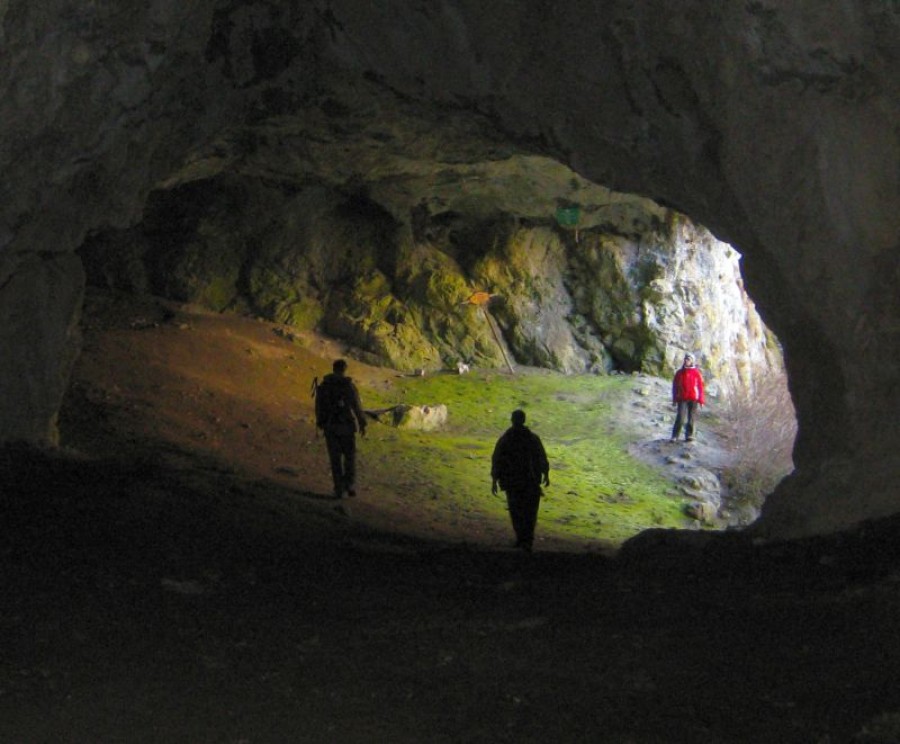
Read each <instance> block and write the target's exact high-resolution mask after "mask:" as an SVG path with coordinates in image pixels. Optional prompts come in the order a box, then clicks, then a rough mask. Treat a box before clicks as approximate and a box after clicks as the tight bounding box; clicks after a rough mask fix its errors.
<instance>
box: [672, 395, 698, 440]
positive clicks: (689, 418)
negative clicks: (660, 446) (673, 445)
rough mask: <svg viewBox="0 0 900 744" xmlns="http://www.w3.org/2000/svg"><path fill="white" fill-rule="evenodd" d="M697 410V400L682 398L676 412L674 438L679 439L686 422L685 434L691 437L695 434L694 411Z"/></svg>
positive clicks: (673, 429)
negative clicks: (682, 426)
mask: <svg viewBox="0 0 900 744" xmlns="http://www.w3.org/2000/svg"><path fill="white" fill-rule="evenodd" d="M696 411H697V401H695V400H680V401H678V408H677V410H676V412H675V426H673V427H672V439H678V435H679V434H680V433H681V425H682V424H684V436H685V438H686V439H690V438H691V437H693V436H694V413H696Z"/></svg>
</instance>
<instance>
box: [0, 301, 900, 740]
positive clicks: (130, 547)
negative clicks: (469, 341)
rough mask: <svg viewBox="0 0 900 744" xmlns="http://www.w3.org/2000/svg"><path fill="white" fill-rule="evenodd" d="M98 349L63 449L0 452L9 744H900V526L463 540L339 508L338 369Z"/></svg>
mask: <svg viewBox="0 0 900 744" xmlns="http://www.w3.org/2000/svg"><path fill="white" fill-rule="evenodd" d="M86 326H87V327H86V334H85V343H86V350H85V354H84V355H83V357H82V359H81V361H80V362H79V368H78V371H77V375H76V380H75V383H74V386H73V390H72V394H71V395H70V396H69V398H68V400H67V402H66V406H65V408H64V411H63V415H62V418H61V428H62V432H63V435H64V437H65V442H66V445H67V446H66V447H64V448H63V449H61V450H59V451H53V452H41V451H35V450H33V449H29V448H24V447H7V448H6V449H4V450H0V489H2V490H0V513H2V515H3V522H2V528H0V530H2V531H0V537H2V543H0V546H2V547H0V570H2V572H3V592H2V606H0V611H2V614H0V633H2V639H3V643H2V645H0V654H2V656H0V741H3V742H7V741H8V742H24V743H30V742H72V743H77V742H85V743H89V742H90V743H95V742H129V743H130V742H186V743H188V742H190V743H192V744H194V743H198V742H232V743H237V742H243V743H245V744H251V743H261V742H381V741H384V742H545V741H565V742H615V743H622V744H625V743H626V742H628V743H644V742H648V743H649V742H817V743H819V744H825V743H828V744H834V743H836V742H892V741H898V740H900V686H898V685H897V684H896V680H897V678H898V672H900V635H898V633H897V631H896V619H897V617H898V613H900V570H898V566H900V556H898V553H900V548H898V545H900V541H898V540H897V532H898V530H897V526H896V524H893V523H891V522H885V523H882V524H879V525H869V526H866V527H865V528H864V529H862V530H859V531H857V532H856V533H854V534H851V535H843V536H840V537H834V538H828V539H825V538H822V539H818V540H811V541H805V542H803V543H795V544H786V545H756V544H753V543H752V542H750V541H749V540H747V539H745V538H743V537H742V536H741V535H740V534H738V533H701V532H693V533H680V534H678V535H675V534H673V533H668V532H662V531H651V532H647V533H644V534H643V535H642V536H640V537H639V538H637V539H635V540H632V541H631V542H629V543H628V544H626V546H625V547H624V549H623V550H622V551H621V552H620V554H619V555H618V556H617V557H615V558H610V557H605V556H603V555H599V554H597V553H585V552H584V551H583V550H582V549H581V546H573V545H570V544H560V545H552V544H551V545H545V546H543V548H542V550H541V551H540V552H538V553H535V554H533V555H523V554H519V553H516V552H513V551H510V550H508V549H505V548H498V547H497V546H503V545H505V544H506V542H507V540H508V537H509V531H508V526H507V525H506V524H505V523H502V522H498V523H497V524H494V525H492V524H487V525H483V527H482V530H481V531H480V532H479V533H478V534H477V535H474V536H470V538H469V539H467V540H466V541H465V542H462V541H460V540H459V535H458V534H449V533H442V530H443V529H446V528H442V527H441V525H440V524H437V523H430V524H428V525H421V524H418V523H417V521H416V518H417V513H416V512H415V510H414V509H412V510H410V509H406V510H405V511H404V509H403V508H401V507H402V504H401V503H400V502H399V501H392V498H393V497H392V493H391V488H390V482H389V481H388V480H385V481H384V482H380V481H379V480H378V477H376V476H375V475H374V474H373V475H372V478H371V479H370V482H368V483H367V484H366V489H365V493H363V494H361V495H360V497H359V498H358V503H353V504H352V505H351V506H350V509H352V513H349V514H348V512H347V508H346V502H341V503H337V502H334V501H333V500H331V499H329V498H326V495H327V494H328V493H329V491H330V489H329V488H328V483H327V479H326V477H325V475H326V474H325V470H326V468H325V465H324V448H322V447H321V443H320V442H317V441H316V439H315V433H314V430H313V425H312V409H311V400H310V398H309V390H308V387H309V382H310V380H311V378H312V376H314V375H316V374H319V375H321V374H322V373H323V372H325V371H327V360H328V359H330V358H332V357H334V356H336V355H337V354H340V353H342V350H341V349H340V348H337V347H335V346H333V345H330V344H328V343H327V342H325V341H323V340H321V339H313V338H310V339H306V340H305V343H304V344H303V345H301V344H283V343H280V342H274V341H273V336H272V329H271V326H270V325H268V324H254V323H252V322H247V321H242V322H234V321H233V320H232V319H227V318H224V317H223V316H213V315H203V314H193V313H191V314H188V313H186V312H184V311H183V310H181V309H179V308H176V307H173V306H168V305H162V304H159V303H157V302H155V301H148V302H146V303H145V304H144V305H143V306H141V307H135V306H134V305H132V304H130V302H129V303H124V302H122V301H119V300H114V299H112V298H109V297H102V296H98V297H93V298H92V300H91V303H90V305H89V308H88V315H87V316H86ZM213 328H216V329H217V331H216V333H206V331H207V330H212V329H213ZM141 331H146V332H147V333H146V338H147V339H149V340H150V342H148V343H146V344H145V343H142V342H140V341H139V340H136V339H139V338H140V332H141ZM199 334H204V335H203V339H204V341H203V344H202V345H201V344H200V343H199V342H198V341H197V340H196V339H197V338H198V337H199ZM192 338H193V339H195V341H194V342H192V341H191V339H192ZM275 341H279V340H278V339H275ZM211 344H212V345H213V346H215V345H218V347H217V348H218V349H219V351H218V352H216V353H212V354H210V355H209V356H208V357H204V359H203V362H202V363H201V364H197V361H198V360H197V358H196V357H197V355H198V354H199V353H200V349H201V347H202V348H203V349H207V350H209V349H210V348H211V347H210V345H211ZM206 353H208V352H204V354H206ZM232 364H233V365H237V366H238V367H239V375H238V377H237V378H236V377H235V374H234V370H233V369H230V368H229V365H232ZM163 369H165V370H167V371H166V372H165V374H163V371H162V370H163ZM353 373H354V376H356V377H357V378H360V379H361V380H364V382H365V384H366V385H367V386H371V388H372V389H376V387H377V386H378V385H387V384H389V382H390V375H391V374H392V373H391V372H389V371H385V370H381V369H377V368H370V367H366V366H365V365H362V364H354V367H353ZM235 379H240V380H241V384H240V385H236V384H235V382H234V380H235ZM284 400H293V401H294V403H293V404H292V405H291V406H290V407H289V410H285V406H284V404H283V401H284ZM403 503H406V502H403Z"/></svg>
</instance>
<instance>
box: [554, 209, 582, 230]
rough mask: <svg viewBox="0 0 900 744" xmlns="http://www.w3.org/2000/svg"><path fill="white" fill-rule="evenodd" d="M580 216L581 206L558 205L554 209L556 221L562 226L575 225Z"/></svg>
mask: <svg viewBox="0 0 900 744" xmlns="http://www.w3.org/2000/svg"><path fill="white" fill-rule="evenodd" d="M580 218H581V207H560V208H559V209H557V210H556V221H557V222H558V223H559V224H560V225H562V226H563V227H575V226H576V225H577V224H578V220H579V219H580Z"/></svg>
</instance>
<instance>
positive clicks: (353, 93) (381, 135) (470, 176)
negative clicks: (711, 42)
mask: <svg viewBox="0 0 900 744" xmlns="http://www.w3.org/2000/svg"><path fill="white" fill-rule="evenodd" d="M319 87H320V89H321V90H320V92H319V93H318V95H317V96H316V97H315V98H314V99H313V100H309V101H306V102H305V105H304V107H303V109H302V110H301V111H298V112H295V113H291V114H281V115H278V116H271V117H261V118H260V119H259V120H258V121H253V122H250V123H247V124H243V125H241V126H239V127H234V128H229V129H226V130H225V131H223V132H221V133H220V134H219V135H218V136H216V137H215V138H213V139H212V141H211V142H210V143H209V144H208V145H205V146H203V147H202V148H198V149H196V150H194V151H192V152H191V154H190V155H189V156H188V157H187V158H186V159H185V162H184V164H183V165H182V166H180V167H179V168H177V170H176V172H175V173H173V174H172V175H171V176H169V177H167V178H166V179H164V180H163V181H162V182H160V184H159V185H158V186H159V188H161V189H171V188H176V187H178V186H180V185H183V184H185V183H189V182H191V181H196V180H201V179H213V178H216V177H218V176H222V175H226V174H228V175H235V176H238V177H243V178H248V179H259V180H261V181H263V182H266V183H269V184H273V185H279V186H281V187H283V188H286V189H289V188H295V189H297V188H302V187H306V186H310V185H319V186H324V187H327V188H329V189H333V190H335V191H337V192H342V193H345V194H348V195H361V196H364V197H365V198H367V199H369V200H371V201H374V202H376V203H378V204H379V205H380V206H381V207H382V208H383V209H385V210H386V211H387V212H389V213H390V214H391V215H392V216H393V217H394V218H395V219H396V221H397V222H398V223H405V222H408V221H409V219H410V214H411V212H412V211H413V210H414V209H422V208H424V209H426V210H427V213H428V214H429V215H431V216H434V215H441V214H457V215H465V216H466V217H467V218H468V219H470V220H478V219H486V218H490V217H494V216H496V215H498V214H507V215H513V216H515V217H517V218H523V219H528V220H534V221H536V222H548V221H552V220H554V219H555V215H556V214H557V211H558V210H560V209H565V208H572V207H577V208H578V226H579V228H583V229H589V228H592V227H597V226H603V225H623V224H628V223H633V224H634V225H635V226H636V227H639V226H642V225H645V224H646V223H647V221H648V219H650V218H657V219H662V217H663V215H664V212H665V210H664V209H663V208H662V207H661V206H659V205H658V204H656V203H654V202H653V201H652V200H650V199H646V198H643V197H640V196H637V195H634V194H625V193H621V192H617V191H614V190H612V189H609V188H606V187H604V186H602V185H598V184H595V183H592V182H591V181H589V180H587V179H586V178H584V177H582V176H580V175H578V174H577V173H575V172H574V171H573V170H572V169H571V168H569V167H568V166H566V165H564V164H563V163H561V162H559V160H557V159H555V158H554V157H551V156H550V155H548V154H544V153H542V152H541V149H540V148H538V147H530V148H529V147H527V143H526V144H514V142H513V141H511V140H510V139H509V138H508V136H504V134H503V133H502V132H499V131H497V130H496V129H495V128H494V127H493V125H492V123H491V122H490V120H489V119H487V118H486V117H484V116H483V115H480V114H478V113H477V112H471V111H459V110H442V109H441V108H438V109H434V108H432V107H427V106H423V105H421V104H417V103H414V102H411V101H408V100H405V99H404V98H403V97H401V96H399V95H398V94H396V93H395V92H393V91H391V90H388V89H385V88H384V87H383V86H378V85H375V84H372V83H369V82H367V81H365V80H352V79H347V78H341V77H339V76H332V77H331V78H330V79H329V81H328V82H327V83H323V82H321V81H320V85H319Z"/></svg>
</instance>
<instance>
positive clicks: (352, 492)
mask: <svg viewBox="0 0 900 744" xmlns="http://www.w3.org/2000/svg"><path fill="white" fill-rule="evenodd" d="M347 495H348V496H350V497H353V496H356V489H355V488H348V489H347Z"/></svg>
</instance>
